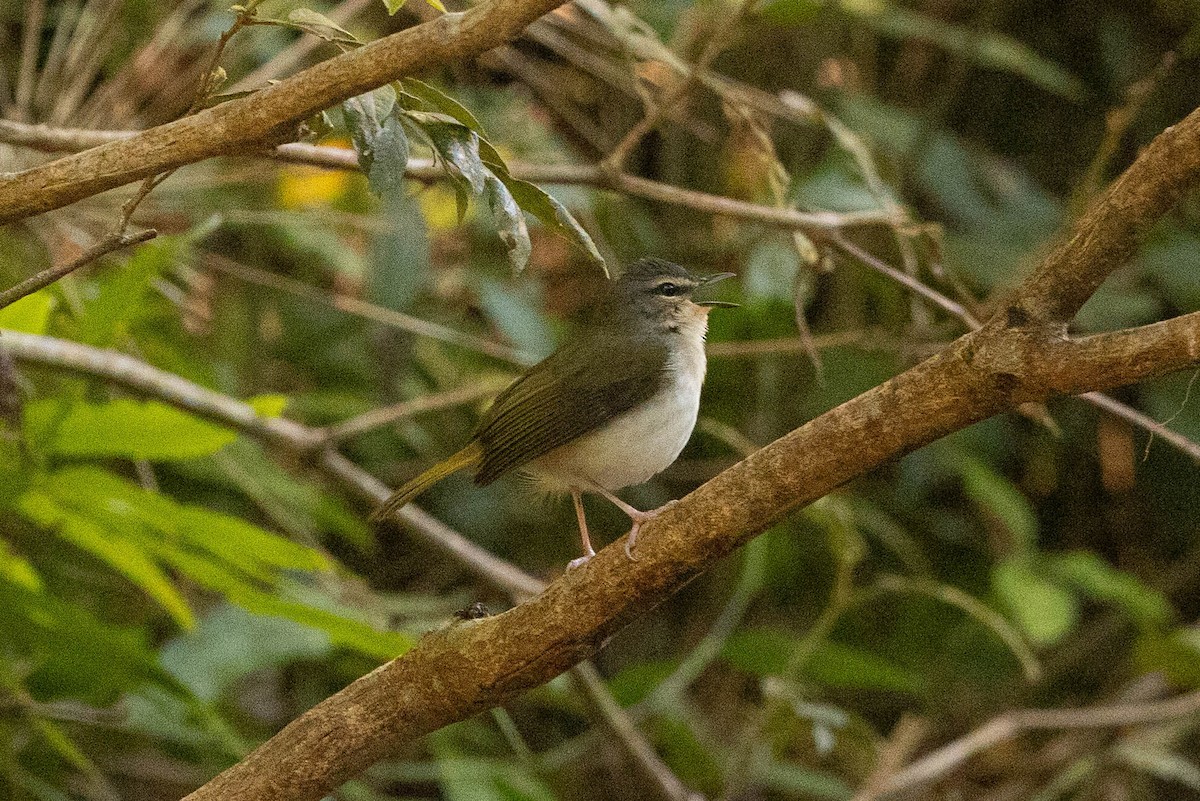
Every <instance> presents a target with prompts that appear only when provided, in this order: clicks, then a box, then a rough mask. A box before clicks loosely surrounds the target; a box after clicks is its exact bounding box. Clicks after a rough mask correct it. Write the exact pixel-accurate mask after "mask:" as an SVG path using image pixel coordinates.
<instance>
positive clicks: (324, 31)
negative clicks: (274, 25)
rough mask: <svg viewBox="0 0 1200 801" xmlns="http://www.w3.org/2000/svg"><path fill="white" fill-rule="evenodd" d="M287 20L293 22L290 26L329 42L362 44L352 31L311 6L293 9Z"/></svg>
mask: <svg viewBox="0 0 1200 801" xmlns="http://www.w3.org/2000/svg"><path fill="white" fill-rule="evenodd" d="M287 21H288V22H289V23H291V25H290V26H289V27H293V28H297V29H298V30H301V31H304V32H305V33H311V34H312V35H313V36H316V37H318V38H320V39H324V40H325V41H327V42H340V43H342V44H362V42H360V41H359V40H358V38H357V37H355V35H354V34H352V33H350V31H348V30H346V29H345V28H343V27H342V26H341V25H338V24H337V23H336V22H334V21H333V20H331V19H330V18H329V17H327V16H325V15H324V14H320V13H318V12H316V11H313V10H312V9H311V8H296V9H293V10H292V11H290V12H289V13H288V15H287ZM276 22H278V20H276Z"/></svg>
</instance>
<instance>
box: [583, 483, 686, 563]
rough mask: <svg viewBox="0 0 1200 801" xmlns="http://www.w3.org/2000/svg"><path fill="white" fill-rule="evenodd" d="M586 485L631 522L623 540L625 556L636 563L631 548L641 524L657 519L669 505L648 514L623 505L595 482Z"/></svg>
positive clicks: (652, 510) (623, 502)
mask: <svg viewBox="0 0 1200 801" xmlns="http://www.w3.org/2000/svg"><path fill="white" fill-rule="evenodd" d="M588 485H589V486H588V489H590V490H592V491H593V492H595V493H597V494H599V495H603V496H604V497H605V498H608V500H609V501H611V502H612V504H613V505H614V506H616V507H617V508H618V509H620V510H621V511H622V512H624V513H625V514H627V515H629V519H630V520H632V521H633V526H632V527H631V528H630V529H629V539H627V540H625V555H626V556H627V557H629V559H631V560H632V561H634V562H636V561H637V557H636V556H634V555H633V546H634V545H636V544H637V536H638V532H639V531H640V530H641V528H642V523H645V522H646V521H647V520H653V519H654V518H656V517H658V513H659V512H661V511H662V510H663V509H666V508H667V506H670V505H671V504H666V506H660V507H659V508H658V509H651V510H650V511H648V512H643V511H642V510H641V509H634V508H633V507H632V506H630V505H629V504H627V503H625V501H623V500H621V499H620V498H618V497H617V496H616V495H614V494H612V493H611V492H609V491H608V490H606V489H605V488H604V487H602V486H600V485H599V484H597V483H596V482H595V481H589V482H588ZM672 503H673V502H672Z"/></svg>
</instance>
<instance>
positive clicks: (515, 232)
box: [486, 175, 533, 273]
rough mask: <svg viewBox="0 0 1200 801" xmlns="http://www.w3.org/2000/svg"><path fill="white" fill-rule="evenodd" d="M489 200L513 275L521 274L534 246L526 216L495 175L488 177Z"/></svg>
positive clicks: (487, 193)
mask: <svg viewBox="0 0 1200 801" xmlns="http://www.w3.org/2000/svg"><path fill="white" fill-rule="evenodd" d="M486 185H487V192H486V195H487V199H488V205H489V206H491V209H492V216H493V217H495V219H496V223H497V225H498V226H499V229H498V233H499V234H500V239H501V240H502V241H503V242H504V246H505V248H507V250H508V261H509V264H511V265H512V269H513V273H520V272H521V271H522V270H524V269H525V266H526V265H527V264H529V256H530V254H531V253H532V252H533V244H532V243H531V242H530V241H529V228H528V227H527V226H526V225H525V214H524V213H523V212H522V211H521V207H520V206H519V205H517V201H516V199H515V198H514V197H513V196H512V194H511V193H510V192H509V191H508V188H507V187H506V186H505V185H504V184H503V182H501V181H500V179H499V178H497V177H496V176H495V175H489V176H488V177H487V184H486Z"/></svg>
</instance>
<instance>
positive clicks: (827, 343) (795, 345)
mask: <svg viewBox="0 0 1200 801" xmlns="http://www.w3.org/2000/svg"><path fill="white" fill-rule="evenodd" d="M880 339H881V335H880V334H879V333H877V332H872V331H853V330H851V331H834V332H833V333H830V334H818V335H816V336H814V337H813V338H812V340H811V341H806V340H804V339H801V338H800V337H778V338H775V339H750V340H741V341H727V342H709V343H708V345H706V346H705V348H704V349H705V351H707V353H708V355H709V356H710V357H712V358H716V359H751V358H757V357H759V356H775V355H780V354H788V353H802V354H807V353H808V352H809V348H810V347H811V348H816V349H817V350H828V349H829V348H840V347H843V346H846V345H864V346H874V345H875V344H876V341H877V340H880Z"/></svg>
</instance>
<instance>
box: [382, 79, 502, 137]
mask: <svg viewBox="0 0 1200 801" xmlns="http://www.w3.org/2000/svg"><path fill="white" fill-rule="evenodd" d="M400 85H401V88H402V89H403V91H404V95H401V97H400V100H401V101H402V102H404V101H409V102H407V103H405V106H404V107H405V108H407V109H410V110H412V111H422V110H423V109H421V108H419V107H418V106H419V104H417V103H412V102H411V101H413V100H417V101H420V103H422V104H425V105H427V106H428V107H429V108H432V109H433V110H434V111H440V112H441V113H443V114H445V115H447V116H449V117H453V118H454V119H455V120H457V121H458V122H460V123H462V124H463V125H465V126H467V127H468V128H470V129H471V130H472V131H474V132H475V133H477V134H479V136H480V138H485V137H486V136H487V134H486V133H484V130H483V125H481V124H480V122H479V120H478V119H476V117H475V115H474V114H472V113H471V111H470V109H468V108H467V107H466V106H464V105H463V104H462V103H459V102H458V101H457V100H455V99H454V98H453V97H451V96H450V95H448V94H446V93H445V92H443V91H442V90H441V89H438V88H437V87H435V86H430V85H429V84H427V83H425V82H424V81H418V80H417V79H416V78H405V79H404V80H403V81H402V82H401V84H400ZM405 95H407V97H405Z"/></svg>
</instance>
